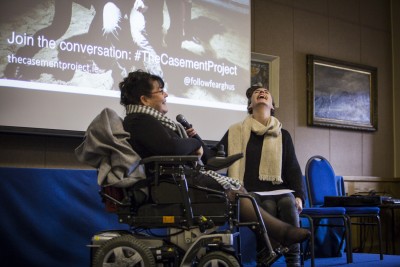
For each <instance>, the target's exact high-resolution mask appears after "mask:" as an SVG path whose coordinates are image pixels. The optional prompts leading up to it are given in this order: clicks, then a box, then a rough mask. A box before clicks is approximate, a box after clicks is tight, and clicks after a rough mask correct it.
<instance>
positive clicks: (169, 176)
mask: <svg viewBox="0 0 400 267" xmlns="http://www.w3.org/2000/svg"><path fill="white" fill-rule="evenodd" d="M241 156H242V155H239V154H238V155H233V156H231V157H227V158H213V159H211V160H210V161H209V162H208V165H207V166H202V165H201V164H199V162H198V157H197V156H155V157H150V158H146V159H142V160H141V164H145V165H147V164H150V165H152V166H153V167H152V168H151V172H152V174H153V175H152V177H151V178H150V179H146V180H142V181H140V182H137V183H136V184H135V185H133V186H132V187H131V188H127V189H126V188H123V189H122V188H113V187H102V188H101V192H100V194H101V197H102V199H103V201H104V202H105V205H106V208H107V210H108V211H110V212H115V213H116V214H117V215H118V218H119V222H120V223H125V224H128V225H129V226H130V228H131V230H130V231H103V232H101V233H98V234H96V235H95V236H93V238H92V244H91V247H92V266H93V267H100V266H111V267H112V266H145V267H151V266H182V267H183V266H197V267H205V266H232V267H234V266H241V263H240V262H241V261H240V253H239V252H238V251H240V249H235V246H236V248H237V247H240V239H239V231H237V229H238V227H240V226H249V227H253V228H254V229H257V230H258V231H259V232H260V233H261V234H262V235H263V237H264V240H265V245H266V247H267V249H268V251H269V255H268V257H266V258H264V262H263V263H262V264H260V266H269V265H271V264H272V263H273V262H275V261H276V260H277V259H278V258H279V257H280V255H281V254H282V253H284V252H285V249H284V248H280V249H275V250H273V249H272V246H271V244H270V241H269V239H268V236H267V231H266V229H265V225H264V223H263V220H262V218H261V215H260V213H259V210H258V206H257V204H256V202H255V200H254V199H253V198H252V197H251V196H249V195H242V194H237V195H236V199H235V201H234V203H231V202H230V201H229V200H228V199H227V197H226V195H225V193H224V192H221V191H216V190H212V189H209V188H205V187H201V186H197V185H188V183H187V179H186V177H187V176H192V175H197V174H198V172H199V170H200V169H201V168H207V169H212V170H218V169H222V168H225V167H227V166H229V165H230V164H231V163H233V161H235V160H237V159H238V158H240V157H241ZM188 166H189V167H188ZM144 191H148V192H147V194H145V193H144ZM242 198H249V199H250V200H251V201H252V203H253V207H254V209H255V210H256V213H257V214H258V221H256V222H250V223H249V222H247V223H242V222H240V220H239V202H240V200H241V199H242ZM219 228H222V229H223V230H219ZM160 229H165V231H164V234H160V233H156V232H159V231H160ZM235 239H236V242H234V241H235Z"/></svg>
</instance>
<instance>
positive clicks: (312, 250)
mask: <svg viewBox="0 0 400 267" xmlns="http://www.w3.org/2000/svg"><path fill="white" fill-rule="evenodd" d="M303 218H306V219H307V220H308V224H309V225H310V232H311V236H310V240H309V243H310V246H309V247H310V248H309V249H310V254H311V256H310V258H311V259H310V260H311V267H315V252H314V236H315V233H314V231H315V230H314V220H313V219H312V218H311V217H310V216H308V215H303ZM306 249H307V247H306ZM305 253H306V250H303V253H302V254H303V255H302V266H303V265H304V254H305Z"/></svg>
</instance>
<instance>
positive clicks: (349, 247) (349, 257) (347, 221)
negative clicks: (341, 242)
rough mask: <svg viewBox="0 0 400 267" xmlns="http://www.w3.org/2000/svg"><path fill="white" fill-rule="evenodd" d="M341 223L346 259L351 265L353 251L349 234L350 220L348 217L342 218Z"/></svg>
mask: <svg viewBox="0 0 400 267" xmlns="http://www.w3.org/2000/svg"><path fill="white" fill-rule="evenodd" d="M343 222H344V225H345V231H346V258H347V263H353V249H352V243H351V242H352V234H351V218H350V217H349V216H344V217H343Z"/></svg>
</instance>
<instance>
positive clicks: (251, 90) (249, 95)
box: [246, 83, 275, 116]
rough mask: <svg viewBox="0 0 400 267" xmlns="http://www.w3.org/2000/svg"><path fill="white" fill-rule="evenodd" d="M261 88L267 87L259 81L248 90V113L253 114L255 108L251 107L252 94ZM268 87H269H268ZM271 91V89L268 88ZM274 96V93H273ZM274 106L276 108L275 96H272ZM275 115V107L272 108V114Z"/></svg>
mask: <svg viewBox="0 0 400 267" xmlns="http://www.w3.org/2000/svg"><path fill="white" fill-rule="evenodd" d="M260 88H266V87H264V86H263V85H262V84H261V83H257V84H254V85H252V86H250V87H249V88H248V89H247V90H246V97H247V113H249V114H253V108H252V107H250V104H251V96H252V95H253V93H254V91H255V90H257V89H260ZM267 89H268V88H267ZM268 91H269V89H268ZM271 97H272V95H271ZM272 106H273V107H274V108H275V101H274V98H273V97H272ZM274 115H275V109H271V116H274Z"/></svg>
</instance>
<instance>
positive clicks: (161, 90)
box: [150, 88, 165, 95]
mask: <svg viewBox="0 0 400 267" xmlns="http://www.w3.org/2000/svg"><path fill="white" fill-rule="evenodd" d="M164 92H165V90H164V89H162V88H160V90H158V91H156V92H151V93H150V94H152V95H153V94H158V93H161V94H162V95H163V94H164Z"/></svg>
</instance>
